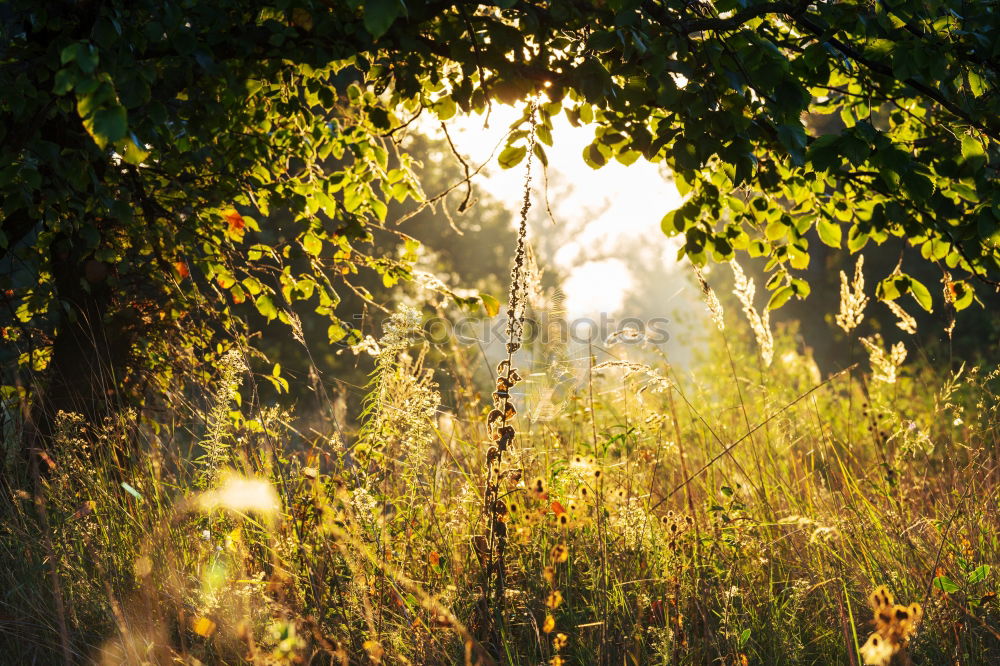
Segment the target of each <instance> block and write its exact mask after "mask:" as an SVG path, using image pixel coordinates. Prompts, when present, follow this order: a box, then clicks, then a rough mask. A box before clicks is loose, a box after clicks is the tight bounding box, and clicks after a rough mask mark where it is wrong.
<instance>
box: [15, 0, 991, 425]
mask: <svg viewBox="0 0 1000 666" xmlns="http://www.w3.org/2000/svg"><path fill="white" fill-rule="evenodd" d="M998 33H1000V20H998V18H997V16H996V9H995V7H994V6H993V5H992V4H991V3H967V2H957V1H947V0H932V1H931V2H915V1H914V0H897V1H895V2H883V1H879V2H875V3H854V2H837V3H827V2H815V3H809V2H752V1H749V0H718V1H716V2H713V3H709V2H701V3H691V2H686V1H683V0H606V1H603V2H593V3H591V2H585V1H580V0H553V1H551V2H548V3H541V2H528V1H518V0H500V2H497V3H495V4H492V5H485V4H483V5H481V4H476V3H461V2H459V3H453V2H440V1H414V2H409V3H403V2H401V0H373V1H371V2H359V1H357V0H347V1H345V0H278V1H276V2H273V3H258V2H249V1H248V0H217V1H213V2H205V1H194V0H189V1H184V2H181V1H180V0H157V1H156V2H152V1H151V0H129V1H128V2H125V1H124V0H111V1H107V2H97V1H96V0H85V1H83V2H71V1H70V0H62V1H56V2H50V3H37V2H29V1H28V0H9V1H8V2H7V3H5V4H4V5H3V6H2V7H0V63H2V64H0V85H2V87H3V90H4V93H5V94H4V96H3V99H2V100H0V201H2V207H0V211H2V212H0V217H2V219H3V230H2V235H0V248H2V251H3V253H4V256H3V262H4V264H5V267H6V270H5V275H4V276H3V280H4V281H5V283H6V284H4V285H3V288H4V289H5V290H6V291H5V294H6V296H5V301H4V306H5V309H6V313H5V314H4V318H5V321H4V322H3V325H4V326H3V335H4V336H5V337H6V338H7V339H8V340H9V341H11V342H12V348H16V351H17V352H18V353H17V354H16V357H17V363H16V364H12V366H11V367H13V365H17V366H18V367H19V368H21V369H22V370H23V369H25V368H28V367H31V366H33V367H35V368H41V367H44V366H45V365H46V364H47V365H48V368H49V375H50V379H49V382H48V387H47V391H46V394H45V400H44V401H41V400H36V404H39V405H41V404H47V405H48V407H49V408H50V409H54V408H62V407H66V406H73V405H75V406H77V407H78V408H80V407H81V406H82V408H83V411H85V413H88V414H90V415H91V416H97V415H98V414H99V413H100V411H101V409H102V407H101V405H99V404H91V403H99V402H101V401H102V400H103V396H105V395H106V393H107V391H106V390H105V389H104V387H103V385H101V383H100V381H99V379H100V378H101V377H102V376H110V377H112V378H113V380H114V381H113V384H114V385H117V386H122V385H124V386H125V387H126V389H127V390H131V391H133V392H134V393H135V394H141V393H142V392H143V385H144V382H148V381H153V380H155V381H156V382H158V386H159V387H160V388H166V387H167V386H169V376H170V375H169V372H170V365H171V364H172V363H176V362H177V356H176V351H173V350H176V349H178V348H179V349H186V350H188V356H189V357H190V359H191V362H192V363H194V364H197V363H198V362H199V360H200V359H202V358H204V356H203V354H204V353H207V354H208V358H209V361H211V358H212V356H213V355H214V354H216V353H217V351H216V350H217V347H216V345H217V343H219V342H221V341H224V340H229V341H231V340H233V339H235V340H236V341H237V343H239V344H245V343H246V341H247V339H248V337H249V336H250V334H251V330H250V328H249V327H248V323H247V322H248V321H249V320H248V318H247V317H246V316H244V315H245V310H246V308H247V307H249V305H250V304H251V303H252V305H253V306H254V307H255V309H256V310H257V311H258V312H259V313H260V314H261V315H262V316H263V318H264V319H265V320H266V321H271V320H279V321H281V322H283V323H285V324H287V325H289V326H291V327H292V329H293V330H294V329H295V327H296V325H297V324H296V317H295V316H294V313H293V310H292V304H293V303H296V302H299V301H303V302H308V303H309V304H310V305H311V306H312V307H313V309H314V310H316V311H317V312H318V313H319V314H321V315H324V316H327V317H329V318H330V323H329V327H328V339H329V341H330V342H337V341H338V340H341V339H343V338H344V337H345V336H349V335H350V334H351V327H350V325H349V324H348V323H346V322H342V321H340V319H339V318H338V316H337V310H336V307H337V304H338V302H339V300H340V295H339V292H340V291H342V290H343V289H344V288H345V284H347V283H349V281H350V278H351V276H352V275H355V274H356V273H357V272H358V271H359V270H372V271H375V272H377V273H379V274H381V275H382V276H383V279H384V281H385V283H386V284H392V283H394V282H395V281H397V280H399V279H403V278H406V277H407V275H408V270H409V268H408V265H407V262H406V261H405V260H403V261H400V260H398V259H397V258H393V257H389V256H382V255H378V254H373V253H371V252H370V251H368V250H367V248H369V247H370V242H371V240H372V238H373V234H374V233H376V232H380V233H397V234H398V233H401V232H399V230H398V229H396V228H395V227H394V226H393V225H392V224H391V223H389V221H388V220H387V213H388V209H387V205H386V202H387V201H389V200H392V199H395V200H397V201H405V200H414V201H417V202H423V201H426V196H425V194H424V193H423V191H422V190H421V188H420V185H419V183H418V182H417V179H416V178H415V177H414V175H413V172H412V170H411V169H410V162H409V158H408V157H407V155H406V154H405V152H404V151H401V150H399V147H398V145H397V143H396V141H395V140H396V139H397V138H398V136H399V135H400V134H401V128H403V127H405V126H406V125H407V124H408V123H409V122H411V121H412V120H413V118H414V117H416V116H418V115H420V114H423V113H431V114H435V115H436V116H437V117H438V118H439V119H440V120H442V121H447V120H448V119H449V118H450V117H452V116H453V115H454V114H455V113H457V112H458V111H459V110H461V111H463V112H470V111H476V112H480V113H483V112H486V113H488V112H489V108H490V105H491V104H494V103H506V104H521V105H524V108H525V122H524V123H522V124H521V125H519V126H517V127H515V128H513V129H512V132H511V134H510V135H509V137H508V145H507V147H506V149H505V150H504V151H503V153H502V154H501V155H500V158H499V160H500V163H501V165H502V166H506V167H512V166H515V165H517V164H518V163H519V162H520V161H521V160H522V159H523V157H524V155H525V152H526V147H525V146H526V143H527V141H526V137H527V133H528V131H529V128H528V125H527V123H528V118H529V116H530V115H531V114H530V112H529V104H528V100H529V99H537V100H538V103H537V113H536V117H537V122H538V126H537V132H538V138H539V139H540V145H538V147H537V150H538V156H539V159H540V160H541V161H543V162H544V160H545V155H544V147H543V146H544V145H551V144H552V141H553V137H552V132H551V118H552V117H553V116H555V115H556V114H559V113H565V114H566V115H567V116H568V118H569V119H570V120H571V121H572V122H574V123H587V124H592V125H593V127H594V129H595V138H594V142H593V144H592V145H590V146H589V147H588V148H587V149H586V150H585V151H584V154H583V159H584V160H586V161H587V163H588V164H590V165H591V166H593V167H594V168H599V167H600V166H602V165H603V164H605V163H607V161H609V160H611V159H617V160H618V161H620V162H623V163H625V164H628V163H631V162H633V161H635V160H637V159H640V158H645V159H648V160H654V161H665V162H666V164H667V165H668V166H669V167H670V168H671V169H672V170H673V172H674V174H675V175H676V180H677V183H678V186H679V187H680V188H681V191H682V193H683V194H685V195H686V196H687V199H686V201H685V202H684V204H683V205H682V206H681V207H680V208H679V209H678V210H676V211H672V212H669V213H668V214H667V215H666V216H665V217H664V220H663V227H664V230H665V231H666V232H667V233H668V234H679V235H682V236H683V237H684V246H683V249H682V254H685V255H687V256H688V257H689V258H691V259H692V260H693V261H695V262H697V263H702V262H704V261H707V260H708V259H710V258H711V259H717V260H725V259H727V258H730V257H732V256H733V254H734V252H736V251H741V250H745V251H747V252H749V253H750V254H751V255H754V256H766V257H767V258H768V264H767V266H768V270H769V271H770V272H771V279H770V280H769V282H768V287H769V289H771V291H772V296H771V303H770V304H771V306H773V307H777V306H780V305H781V304H782V303H784V302H786V301H787V300H788V299H790V298H792V297H797V298H802V297H804V296H806V295H807V294H808V292H809V285H808V283H807V282H806V281H805V280H804V279H803V278H802V277H801V271H803V270H804V269H805V268H806V267H807V266H808V263H809V256H810V255H809V253H810V247H809V245H808V242H807V239H806V235H807V232H809V231H810V230H811V229H816V231H817V232H818V237H819V238H820V239H821V241H822V242H823V243H825V244H828V245H831V246H835V247H842V246H844V245H846V247H847V248H848V249H849V250H850V251H851V252H856V251H858V250H859V249H861V248H862V247H864V246H865V245H866V244H867V243H876V244H878V243H882V242H884V241H885V240H886V239H888V238H889V237H890V236H899V237H903V238H905V239H906V240H907V241H908V242H909V243H910V244H912V245H914V246H916V247H919V249H920V251H921V253H922V255H923V257H924V258H926V259H927V260H928V261H931V262H935V263H937V264H939V265H940V266H941V268H942V271H943V272H944V279H945V282H946V293H947V294H948V297H947V305H948V306H949V307H955V308H963V307H966V306H967V305H968V304H970V303H971V302H972V300H973V299H974V288H975V286H976V284H977V283H978V284H980V285H982V284H988V285H990V286H995V285H996V282H994V281H993V276H995V274H996V271H997V268H998V264H1000V251H998V248H997V241H998V239H1000V207H998V204H997V201H998V198H997V196H996V195H997V187H998V184H997V179H996V166H997V164H996V162H997V151H996V148H997V141H998V140H1000V123H998V121H997V118H998V117H1000V114H998V111H1000V96H998V94H997V85H996V84H997V80H996V77H997V72H998V54H1000V39H998V37H1000V34H998ZM830 110H839V112H840V114H841V117H842V118H843V121H844V127H843V128H842V129H839V130H838V131H835V132H833V133H828V134H819V133H817V132H815V131H807V128H806V126H805V125H804V124H803V121H802V116H803V114H804V113H806V112H824V111H830ZM278 210H284V211H287V212H288V214H289V220H290V221H288V222H287V223H284V224H281V225H276V224H273V223H272V219H271V218H272V212H273V211H278ZM293 260H302V261H304V262H305V264H306V265H307V266H308V268H306V269H303V270H301V272H295V271H292V270H291V269H290V268H289V264H290V263H292V262H293ZM295 263H300V262H299V261H296V262H295ZM15 269H16V272H15ZM953 272H954V273H953ZM905 294H909V295H911V296H912V297H913V298H915V299H916V301H917V303H919V304H920V306H921V307H923V308H925V309H930V308H932V307H933V306H934V301H935V300H936V299H934V298H933V297H932V295H931V290H930V289H929V288H928V287H927V286H926V285H924V284H922V283H921V282H919V281H917V280H916V279H914V278H912V277H910V276H908V275H905V274H901V273H897V274H894V275H890V276H887V277H886V279H885V280H884V281H883V282H882V283H881V284H880V287H879V295H880V296H881V297H883V298H888V299H892V298H899V297H901V296H903V295H905ZM95 349H97V350H98V351H99V353H97V354H96V355H95V353H94V350H95ZM81 350H87V351H88V353H87V354H86V355H82V354H81ZM150 370H154V371H155V372H150ZM150 378H152V379H150ZM5 383H7V384H9V385H10V386H14V385H16V384H17V383H18V382H17V381H16V379H15V377H14V375H13V374H10V373H8V377H7V379H6V381H5ZM129 387H131V388H129ZM8 391H9V392H10V391H13V389H10V388H9V389H8ZM95 396H100V398H99V399H97V400H95ZM42 431H43V434H44V431H45V428H44V427H42Z"/></svg>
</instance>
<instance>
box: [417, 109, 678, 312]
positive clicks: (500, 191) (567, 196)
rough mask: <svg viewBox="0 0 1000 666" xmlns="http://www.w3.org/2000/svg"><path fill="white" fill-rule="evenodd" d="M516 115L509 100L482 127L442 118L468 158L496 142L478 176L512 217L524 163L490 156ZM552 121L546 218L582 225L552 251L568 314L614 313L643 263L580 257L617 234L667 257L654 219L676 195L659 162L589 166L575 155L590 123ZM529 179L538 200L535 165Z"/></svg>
mask: <svg viewBox="0 0 1000 666" xmlns="http://www.w3.org/2000/svg"><path fill="white" fill-rule="evenodd" d="M520 115H521V114H520V111H519V110H517V109H515V108H513V107H509V106H505V105H501V104H495V105H494V106H493V109H492V112H491V114H490V118H489V127H484V119H485V116H476V115H470V116H456V117H455V118H452V119H451V120H449V121H448V127H449V133H450V135H451V137H452V139H453V140H454V142H455V145H456V146H457V148H458V150H459V152H461V153H462V154H463V155H464V156H466V157H467V158H468V159H469V160H470V163H471V164H473V165H475V166H478V165H480V164H483V163H484V162H487V161H489V160H490V155H491V154H493V153H494V150H495V149H496V153H495V154H493V159H492V161H491V162H490V164H489V167H488V169H486V170H484V172H485V175H481V176H480V178H479V180H478V181H477V182H478V185H479V187H480V188H481V189H483V190H485V191H486V192H488V193H490V194H492V195H493V196H494V197H495V198H497V199H499V200H500V201H501V202H503V203H505V204H506V205H507V207H508V208H509V209H510V210H511V213H512V223H513V220H514V216H515V214H516V212H517V210H518V209H519V208H520V203H521V198H522V192H523V186H524V185H523V181H524V163H523V162H522V164H521V165H519V166H517V167H515V168H513V169H510V170H502V169H500V167H499V165H498V164H497V162H496V155H498V154H499V152H500V150H499V149H497V144H498V143H499V142H500V141H501V140H502V139H503V137H504V136H505V134H506V133H507V131H508V130H509V127H510V124H511V123H512V122H515V121H516V120H517V119H518V118H520ZM553 125H554V127H553V132H552V134H553V144H554V145H553V146H551V147H549V146H545V150H546V154H547V156H548V159H549V166H548V177H549V182H550V188H549V203H550V204H551V207H552V212H553V218H554V220H555V223H556V224H562V223H565V222H567V221H570V220H572V221H573V223H574V226H579V227H580V228H581V229H582V231H581V232H580V233H579V234H577V235H576V236H575V237H574V238H573V240H572V241H571V242H569V243H567V244H565V245H563V246H562V247H561V248H560V249H559V250H558V251H557V252H556V253H555V256H554V258H553V261H554V262H555V263H556V264H557V266H556V267H557V268H558V269H560V270H561V271H562V272H564V273H565V274H566V275H567V278H566V280H565V281H564V282H563V284H562V289H563V291H564V292H565V296H566V303H565V307H566V310H567V315H568V316H570V317H579V316H585V315H592V314H595V313H598V312H608V313H615V312H620V310H621V307H622V303H623V299H624V297H625V295H626V293H627V291H628V290H629V288H630V287H632V285H634V284H635V282H636V280H638V279H641V277H642V275H641V273H642V269H643V267H642V266H630V265H627V264H626V263H625V262H624V261H622V260H621V259H618V258H608V257H601V258H597V259H594V258H593V257H592V256H587V255H593V254H594V253H593V252H588V249H592V248H595V247H597V248H599V247H601V246H602V245H609V246H613V245H614V243H615V242H616V241H617V240H619V239H623V238H631V239H634V238H643V239H648V243H650V244H653V245H654V247H655V245H660V246H662V252H661V254H660V257H661V258H662V261H664V262H669V263H671V264H672V263H674V261H675V257H676V247H677V246H676V244H675V242H674V241H671V240H670V239H668V238H666V237H665V236H664V235H663V233H662V231H660V219H661V218H662V217H663V215H664V214H665V213H667V212H668V211H670V210H673V209H674V208H676V207H677V206H678V205H679V202H680V196H679V195H678V193H677V189H676V188H675V187H674V185H673V183H672V182H670V181H669V180H668V179H666V178H664V176H663V174H662V172H661V171H660V167H659V166H658V165H655V164H650V163H649V162H647V161H645V160H644V159H641V158H640V159H639V160H638V161H636V162H635V163H634V164H632V165H630V166H628V167H626V166H624V165H622V164H619V163H618V162H615V161H611V162H609V163H608V164H607V165H606V166H604V167H603V168H601V169H598V170H595V169H591V168H590V167H589V166H587V165H586V163H585V162H584V161H583V158H582V157H581V155H582V153H583V149H584V148H585V147H586V146H587V145H588V144H589V143H590V142H591V141H592V140H593V136H594V134H593V131H594V130H593V127H587V126H583V127H573V126H572V125H570V124H569V121H567V120H566V118H565V116H562V115H560V116H559V117H558V118H555V119H553ZM428 129H430V130H432V129H433V128H428ZM501 148H502V146H501ZM536 165H537V161H536ZM534 183H535V185H536V186H537V187H536V190H535V197H534V201H533V205H534V206H539V207H540V208H541V207H544V205H545V204H544V200H543V199H542V191H541V189H540V188H541V187H542V185H543V183H544V180H543V176H542V170H541V167H540V165H539V166H538V168H536V169H535V171H534ZM547 224H552V223H551V222H547ZM529 233H530V231H529ZM529 241H530V239H529ZM543 268H544V266H543Z"/></svg>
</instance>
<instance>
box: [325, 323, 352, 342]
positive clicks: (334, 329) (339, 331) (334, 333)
mask: <svg viewBox="0 0 1000 666" xmlns="http://www.w3.org/2000/svg"><path fill="white" fill-rule="evenodd" d="M326 335H327V338H328V339H329V341H330V344H331V345H332V344H334V343H337V342H340V341H341V340H343V339H344V337H346V336H347V331H346V330H345V329H344V327H343V326H341V325H340V324H339V323H338V322H334V323H332V324H330V327H329V328H327V329H326Z"/></svg>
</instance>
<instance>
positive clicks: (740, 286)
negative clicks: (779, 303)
mask: <svg viewBox="0 0 1000 666" xmlns="http://www.w3.org/2000/svg"><path fill="white" fill-rule="evenodd" d="M729 265H730V266H731V267H732V269H733V278H734V282H735V288H734V289H733V293H734V294H736V298H738V299H739V301H740V303H741V304H742V305H743V312H744V314H746V316H747V320H748V321H749V322H750V328H751V329H752V330H753V335H754V338H755V339H756V340H757V347H758V348H759V350H760V359H761V361H762V362H763V363H764V367H770V365H771V359H772V358H773V357H774V338H773V337H772V336H771V313H770V310H768V309H767V308H764V309H763V310H762V311H761V312H760V313H758V312H757V310H756V309H754V306H753V297H754V294H755V293H756V287H755V286H754V283H753V280H752V279H750V278H748V277H747V276H746V273H744V272H743V268H741V267H740V265H739V264H738V263H736V261H735V260H733V261H731V262H729Z"/></svg>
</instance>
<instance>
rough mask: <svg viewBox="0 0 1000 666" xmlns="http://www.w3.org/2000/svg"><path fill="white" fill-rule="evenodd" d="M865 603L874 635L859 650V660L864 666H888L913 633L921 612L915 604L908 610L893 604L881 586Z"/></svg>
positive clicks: (921, 615) (890, 595)
mask: <svg viewBox="0 0 1000 666" xmlns="http://www.w3.org/2000/svg"><path fill="white" fill-rule="evenodd" d="M868 601H869V603H870V604H871V607H872V611H873V615H874V620H875V633H873V634H872V635H871V636H869V637H868V640H867V641H865V644H864V645H863V646H861V658H862V659H864V663H865V664H867V665H868V666H888V664H889V663H890V662H891V661H892V658H893V656H895V655H896V654H897V653H898V652H899V651H900V650H902V649H904V648H905V647H906V645H907V643H908V642H909V640H910V638H911V637H912V636H913V634H915V633H916V631H917V625H919V624H920V619H921V617H923V609H922V608H921V607H920V604H917V603H913V604H910V605H909V606H901V605H900V604H895V603H893V601H894V600H893V597H892V593H890V592H889V591H888V590H887V589H886V587H885V586H884V585H880V586H878V587H877V588H875V591H874V592H872V594H871V596H870V597H869V598H868Z"/></svg>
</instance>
